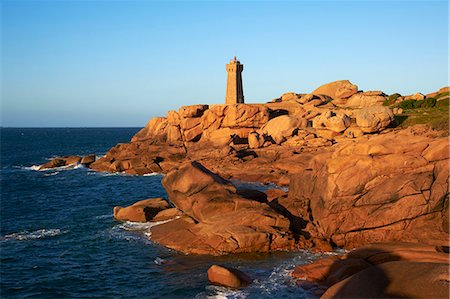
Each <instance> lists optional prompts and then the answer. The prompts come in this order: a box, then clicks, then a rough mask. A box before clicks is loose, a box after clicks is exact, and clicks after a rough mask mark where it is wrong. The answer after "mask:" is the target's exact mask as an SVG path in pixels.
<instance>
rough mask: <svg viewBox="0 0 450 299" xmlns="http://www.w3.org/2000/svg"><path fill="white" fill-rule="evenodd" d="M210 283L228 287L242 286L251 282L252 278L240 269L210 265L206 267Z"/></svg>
mask: <svg viewBox="0 0 450 299" xmlns="http://www.w3.org/2000/svg"><path fill="white" fill-rule="evenodd" d="M208 280H209V282H210V283H212V284H215V285H220V286H224V287H229V288H242V287H246V286H248V285H249V284H251V283H252V279H251V278H250V277H249V276H248V275H247V274H245V273H244V272H242V271H239V270H237V269H234V268H230V267H225V266H219V265H212V266H211V267H210V268H209V269H208Z"/></svg>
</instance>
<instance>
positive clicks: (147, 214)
mask: <svg viewBox="0 0 450 299" xmlns="http://www.w3.org/2000/svg"><path fill="white" fill-rule="evenodd" d="M168 208H170V205H169V203H168V202H167V201H166V200H165V199H164V198H161V197H160V198H150V199H144V200H141V201H138V202H136V203H134V204H132V205H131V206H128V207H124V208H123V207H114V218H115V219H117V220H120V221H133V222H147V221H151V220H152V219H153V217H155V216H156V215H157V214H158V213H159V212H161V211H162V210H165V209H168Z"/></svg>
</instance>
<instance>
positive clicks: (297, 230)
mask: <svg viewBox="0 0 450 299" xmlns="http://www.w3.org/2000/svg"><path fill="white" fill-rule="evenodd" d="M267 204H268V205H269V206H270V207H271V208H272V209H274V210H275V211H277V212H278V213H280V214H281V215H283V216H284V217H286V218H287V219H289V222H290V227H289V228H290V230H291V231H292V232H293V234H294V237H296V239H298V238H299V237H300V236H303V237H305V239H307V240H309V239H310V238H311V235H310V234H309V233H308V232H307V231H304V229H305V228H306V224H307V222H306V221H305V220H304V219H303V218H302V217H298V216H295V215H293V214H292V213H291V212H289V210H288V209H286V208H285V207H284V206H282V205H281V204H280V203H279V202H278V198H276V199H274V200H272V201H271V202H269V203H267Z"/></svg>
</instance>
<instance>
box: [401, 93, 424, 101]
mask: <svg viewBox="0 0 450 299" xmlns="http://www.w3.org/2000/svg"><path fill="white" fill-rule="evenodd" d="M424 99H425V96H424V95H423V94H421V93H420V92H418V93H415V94H413V95H409V96H405V100H413V101H420V100H424Z"/></svg>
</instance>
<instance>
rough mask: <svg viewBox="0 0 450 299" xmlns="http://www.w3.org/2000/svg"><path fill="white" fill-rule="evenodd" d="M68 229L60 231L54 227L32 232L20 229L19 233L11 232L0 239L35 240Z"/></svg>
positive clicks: (55, 234)
mask: <svg viewBox="0 0 450 299" xmlns="http://www.w3.org/2000/svg"><path fill="white" fill-rule="evenodd" d="M67 232H68V231H61V230H60V229H59V228H54V229H38V230H35V231H32V232H29V231H26V230H25V231H22V232H19V233H12V234H8V235H5V236H3V237H2V238H1V239H2V240H5V241H7V240H18V241H25V240H36V239H42V238H47V237H54V236H58V235H61V234H65V233H67Z"/></svg>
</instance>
